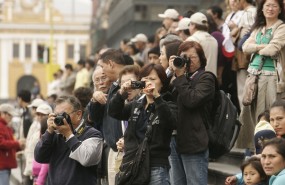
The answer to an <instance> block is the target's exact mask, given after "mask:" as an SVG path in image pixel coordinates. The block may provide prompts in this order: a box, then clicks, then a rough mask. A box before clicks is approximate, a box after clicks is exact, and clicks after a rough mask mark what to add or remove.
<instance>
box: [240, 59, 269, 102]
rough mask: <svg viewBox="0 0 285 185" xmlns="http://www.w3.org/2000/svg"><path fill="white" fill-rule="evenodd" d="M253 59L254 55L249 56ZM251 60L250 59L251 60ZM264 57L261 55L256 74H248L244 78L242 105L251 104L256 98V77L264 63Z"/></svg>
mask: <svg viewBox="0 0 285 185" xmlns="http://www.w3.org/2000/svg"><path fill="white" fill-rule="evenodd" d="M253 59H254V56H253V57H252V58H251V60H253ZM251 62H252V61H251ZM264 62H265V58H264V57H261V61H260V64H259V66H258V70H257V74H256V75H253V74H249V75H248V76H247V78H246V81H245V85H244V90H243V91H244V92H243V98H242V104H243V105H244V106H249V105H251V104H252V103H253V102H254V101H255V100H256V98H257V92H258V78H259V73H260V72H261V69H262V67H263V65H264Z"/></svg>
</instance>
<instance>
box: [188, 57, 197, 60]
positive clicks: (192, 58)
mask: <svg viewBox="0 0 285 185" xmlns="http://www.w3.org/2000/svg"><path fill="white" fill-rule="evenodd" d="M189 58H190V60H197V58H198V56H190V57H189Z"/></svg>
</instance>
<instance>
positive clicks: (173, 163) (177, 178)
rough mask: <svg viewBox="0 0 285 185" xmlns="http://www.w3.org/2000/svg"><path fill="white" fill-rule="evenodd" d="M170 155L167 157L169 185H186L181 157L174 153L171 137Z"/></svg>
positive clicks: (174, 145) (174, 148)
mask: <svg viewBox="0 0 285 185" xmlns="http://www.w3.org/2000/svg"><path fill="white" fill-rule="evenodd" d="M170 149H171V153H170V156H169V157H168V160H169V163H170V170H169V177H170V184H171V185H187V182H186V176H185V172H184V167H183V163H182V159H181V155H180V154H179V153H177V151H176V141H175V136H172V137H171V142H170Z"/></svg>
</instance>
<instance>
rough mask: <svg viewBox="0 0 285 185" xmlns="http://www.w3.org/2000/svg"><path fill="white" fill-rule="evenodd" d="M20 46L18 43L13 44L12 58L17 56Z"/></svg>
mask: <svg viewBox="0 0 285 185" xmlns="http://www.w3.org/2000/svg"><path fill="white" fill-rule="evenodd" d="M19 53H20V47H19V44H18V43H14V44H13V58H19Z"/></svg>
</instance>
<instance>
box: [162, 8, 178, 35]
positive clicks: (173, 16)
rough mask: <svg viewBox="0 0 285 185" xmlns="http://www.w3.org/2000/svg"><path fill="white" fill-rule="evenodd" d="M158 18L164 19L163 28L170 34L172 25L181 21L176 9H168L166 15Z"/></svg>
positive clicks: (163, 14)
mask: <svg viewBox="0 0 285 185" xmlns="http://www.w3.org/2000/svg"><path fill="white" fill-rule="evenodd" d="M158 17H160V18H163V21H162V26H163V27H164V28H165V29H166V31H167V32H168V30H169V28H170V26H171V24H172V23H173V22H175V21H178V19H179V13H178V12H177V11H176V10H175V9H167V10H165V11H164V13H160V14H158Z"/></svg>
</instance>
